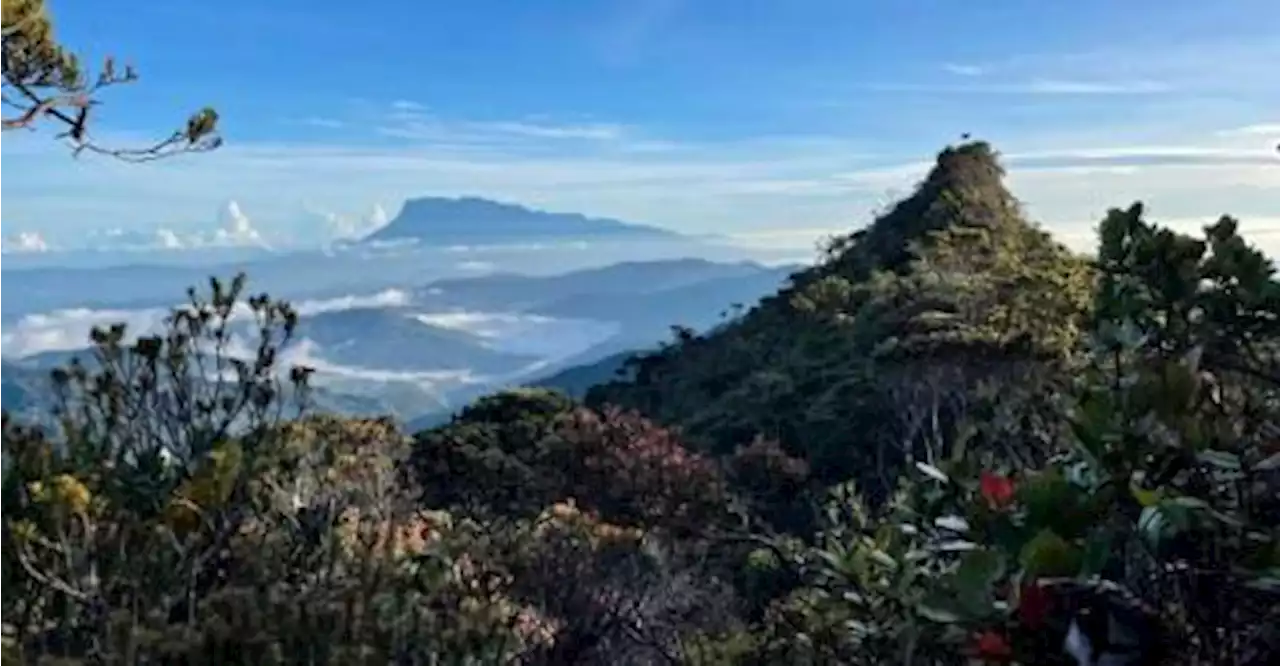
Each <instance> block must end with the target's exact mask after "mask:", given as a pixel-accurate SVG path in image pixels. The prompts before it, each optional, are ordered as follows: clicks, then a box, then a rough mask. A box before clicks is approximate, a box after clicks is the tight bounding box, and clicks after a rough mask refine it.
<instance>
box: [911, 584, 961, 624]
mask: <svg viewBox="0 0 1280 666" xmlns="http://www.w3.org/2000/svg"><path fill="white" fill-rule="evenodd" d="M916 613H917V614H918V615H920V616H921V617H923V618H925V619H926V620H929V621H931V622H937V623H939V624H955V623H957V622H960V621H962V620H964V619H965V617H966V614H965V612H964V609H963V608H961V607H960V605H959V604H957V603H956V600H955V598H954V597H951V596H949V595H946V594H945V593H943V592H941V591H937V592H934V593H932V594H930V595H929V596H928V597H926V598H925V600H924V601H922V602H920V605H918V606H916Z"/></svg>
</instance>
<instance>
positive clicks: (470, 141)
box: [373, 103, 626, 146]
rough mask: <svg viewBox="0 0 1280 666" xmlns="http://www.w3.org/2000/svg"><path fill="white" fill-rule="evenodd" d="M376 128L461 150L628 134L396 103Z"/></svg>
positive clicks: (611, 127) (601, 126)
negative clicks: (434, 110) (435, 111)
mask: <svg viewBox="0 0 1280 666" xmlns="http://www.w3.org/2000/svg"><path fill="white" fill-rule="evenodd" d="M373 124H374V126H375V127H376V131H377V132H378V133H379V134H382V135H383V136H388V137H394V138H399V139H409V140H414V141H428V142H437V143H445V144H451V145H457V146H465V145H471V146H485V145H489V146H493V145H505V144H510V143H512V142H526V143H527V142H528V141H529V140H563V141H615V140H618V139H621V138H623V137H624V135H625V133H626V128H625V127H623V126H622V125H619V124H616V123H598V122H590V123H579V122H555V121H553V120H550V119H546V118H521V119H499V120H475V119H458V118H448V117H444V116H440V115H436V114H433V113H430V112H428V111H427V110H426V109H425V107H422V106H420V105H412V106H410V105H406V104H404V103H392V104H391V108H390V109H389V110H388V111H387V112H386V113H385V114H384V115H382V116H381V117H379V118H375V119H374V120H373Z"/></svg>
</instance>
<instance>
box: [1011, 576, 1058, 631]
mask: <svg viewBox="0 0 1280 666" xmlns="http://www.w3.org/2000/svg"><path fill="white" fill-rule="evenodd" d="M1052 605H1053V597H1052V596H1050V594H1049V591H1048V590H1046V589H1044V588H1043V587H1040V586H1039V585H1037V584H1036V583H1034V582H1032V583H1028V584H1026V585H1023V586H1022V590H1021V591H1020V593H1019V595H1018V618H1019V619H1020V620H1022V623H1023V624H1024V625H1026V626H1027V627H1029V628H1031V629H1036V628H1039V627H1040V626H1041V625H1043V624H1044V620H1045V618H1046V617H1048V615H1049V609H1050V607H1051V606H1052Z"/></svg>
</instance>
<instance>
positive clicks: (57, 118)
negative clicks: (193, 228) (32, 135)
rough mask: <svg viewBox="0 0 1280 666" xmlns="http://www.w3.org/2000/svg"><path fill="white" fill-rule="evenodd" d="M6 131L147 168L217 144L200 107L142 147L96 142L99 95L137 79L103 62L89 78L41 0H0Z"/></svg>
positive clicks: (209, 116)
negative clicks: (45, 137)
mask: <svg viewBox="0 0 1280 666" xmlns="http://www.w3.org/2000/svg"><path fill="white" fill-rule="evenodd" d="M0 23H2V24H3V31H4V34H3V60H4V81H3V104H4V118H3V127H4V131H10V130H20V129H35V128H37V127H39V126H52V127H56V128H57V129H58V130H59V131H58V134H57V138H59V139H65V140H66V141H67V143H68V144H69V145H70V146H71V148H72V151H73V153H74V154H77V155H78V154H80V153H81V152H84V151H89V152H93V153H99V154H104V155H110V156H112V157H116V158H119V159H123V160H129V161H146V160H153V159H158V158H161V157H167V156H170V155H175V154H179V153H185V152H201V151H207V150H212V149H214V148H217V147H218V146H219V145H221V143H222V139H221V137H220V136H219V135H218V133H217V130H218V127H217V125H218V113H217V111H214V110H213V109H212V108H209V107H205V108H203V109H201V110H199V111H198V112H196V113H194V114H192V115H191V117H190V118H188V119H187V121H186V123H185V124H184V125H183V126H181V127H179V128H178V129H176V130H174V131H173V132H172V133H171V134H170V135H169V136H168V137H166V138H164V139H161V140H159V141H156V142H155V143H153V144H151V145H148V146H143V147H132V148H123V147H111V146H106V145H103V144H101V143H99V142H98V141H96V140H95V139H94V136H93V132H92V128H91V126H90V125H91V120H92V118H93V110H94V109H95V108H96V107H97V106H99V105H100V104H101V103H102V101H101V99H100V93H101V92H102V91H103V90H104V89H106V88H110V87H114V86H119V85H122V84H128V83H133V82H134V81H136V80H137V79H138V73H137V71H136V70H135V69H134V67H133V65H130V64H124V65H121V64H118V63H117V61H116V59H115V58H114V57H110V56H109V57H107V58H106V59H105V60H104V61H103V63H102V65H101V67H100V68H98V69H97V71H96V73H92V72H91V71H90V70H89V68H87V67H86V66H85V65H84V64H83V63H82V62H81V60H80V58H79V57H78V56H77V55H76V54H75V52H74V51H73V50H71V49H69V48H67V47H66V46H64V45H63V44H62V43H61V42H60V41H59V40H58V38H57V35H56V34H55V31H54V21H53V18H52V16H51V15H50V13H49V11H48V9H47V8H46V7H45V3H44V0H4V5H3V21H2V22H0Z"/></svg>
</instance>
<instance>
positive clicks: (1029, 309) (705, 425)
mask: <svg viewBox="0 0 1280 666" xmlns="http://www.w3.org/2000/svg"><path fill="white" fill-rule="evenodd" d="M1002 178H1003V170H1002V169H1001V167H1000V165H999V162H998V159H997V156H996V154H995V153H994V152H993V151H992V149H991V148H990V146H988V145H987V144H985V143H981V142H976V143H970V144H965V145H962V146H958V147H952V148H948V149H946V150H944V151H943V152H942V153H940V154H939V155H938V159H937V162H936V164H935V166H934V167H933V168H932V170H931V171H930V172H929V174H928V176H927V177H926V178H925V180H924V181H923V182H922V183H921V184H920V185H919V186H918V187H917V189H916V191H915V192H914V193H913V194H912V195H911V196H910V197H908V198H906V199H904V200H903V201H901V202H899V203H898V204H897V205H896V206H894V207H893V208H892V209H891V210H889V211H888V212H887V213H885V214H884V215H882V216H881V217H879V218H878V219H876V220H875V221H874V222H873V223H872V224H871V225H869V226H868V227H866V228H865V229H862V230H860V231H857V232H854V233H852V234H850V235H848V236H847V237H845V238H842V239H839V240H838V241H836V242H835V243H833V245H832V247H831V248H830V251H829V254H828V256H827V257H826V259H825V260H824V261H823V262H821V263H820V264H819V265H817V266H815V267H813V268H811V269H808V270H805V271H801V272H799V273H797V274H795V275H794V276H793V277H792V281H791V284H789V285H787V286H786V287H784V288H783V289H782V290H780V291H779V292H778V293H777V294H775V295H773V296H770V297H768V298H765V299H764V300H763V301H762V302H761V303H760V304H758V305H757V306H756V307H755V308H753V309H752V310H751V311H749V312H748V313H747V314H746V315H745V316H743V317H742V318H741V319H740V320H738V321H735V322H732V323H730V324H727V325H725V326H721V327H718V328H717V329H715V330H714V331H712V332H710V333H708V334H705V335H687V336H685V337H684V339H682V340H678V341H676V342H675V343H672V344H669V345H667V346H666V347H664V348H663V349H661V350H659V351H657V352H655V353H653V354H650V355H648V356H646V357H644V358H643V359H641V360H640V362H639V363H638V365H637V366H636V368H635V376H634V378H633V379H632V380H630V381H614V382H610V383H607V384H604V385H601V386H598V387H596V388H594V389H592V390H591V391H590V392H589V394H588V397H587V400H588V403H589V404H592V405H599V404H601V403H615V404H620V405H623V406H626V407H633V408H637V409H639V410H640V411H641V412H643V413H645V414H647V415H649V416H651V417H655V418H657V419H659V420H660V421H663V422H665V423H667V424H669V425H679V426H681V427H682V429H683V431H684V432H685V433H686V434H687V435H688V436H689V437H690V438H691V439H692V440H693V441H694V442H695V443H697V444H698V445H700V446H701V447H703V448H707V449H710V450H713V451H716V452H719V453H727V452H731V451H732V450H733V449H734V448H736V447H738V446H742V445H746V444H747V443H749V442H750V441H751V440H752V439H753V438H754V437H755V436H757V435H765V436H768V437H772V438H776V439H779V440H780V441H781V442H782V444H783V445H784V446H785V447H787V448H788V449H790V450H792V451H793V452H796V453H800V454H803V455H805V456H806V457H808V458H809V459H810V460H811V462H813V464H814V468H815V470H818V471H819V472H820V473H821V474H822V475H824V476H828V477H830V478H842V477H844V476H845V475H846V473H848V472H850V471H852V470H854V469H859V468H867V469H875V468H877V466H882V465H883V464H884V463H883V459H884V455H883V453H884V450H885V448H886V447H903V446H906V447H917V446H925V445H926V444H927V443H926V442H924V441H923V440H924V438H925V436H926V434H927V433H925V432H924V430H925V428H926V426H929V427H933V428H934V434H937V432H938V429H937V428H936V427H935V426H931V425H930V424H929V423H926V422H925V420H922V419H923V417H922V416H921V415H922V414H933V415H934V416H936V417H938V419H941V420H943V421H945V420H948V419H951V420H954V419H959V418H961V417H963V413H964V412H965V411H966V410H968V409H970V408H972V407H973V405H975V404H976V403H975V402H974V400H975V398H974V397H973V396H974V395H976V391H977V388H978V386H979V385H980V384H982V383H984V382H991V381H999V380H1000V378H1001V377H1007V376H1009V375H1010V374H1011V373H1016V374H1017V375H1018V376H1023V377H1036V376H1041V375H1043V376H1044V377H1046V381H1050V380H1053V381H1056V380H1057V379H1059V378H1061V373H1057V372H1056V370H1055V368H1056V367H1057V365H1058V364H1060V362H1061V360H1062V359H1063V358H1064V357H1065V356H1066V355H1067V354H1068V352H1069V350H1070V349H1071V348H1072V346H1073V345H1074V343H1075V337H1076V335H1077V332H1078V330H1079V325H1078V324H1079V322H1080V320H1081V318H1082V317H1083V316H1084V315H1085V312H1086V309H1087V304H1088V302H1089V289H1088V287H1089V279H1090V278H1089V273H1088V270H1087V266H1086V264H1085V263H1084V262H1083V261H1082V260H1080V259H1079V258H1077V257H1075V256H1073V255H1071V254H1070V253H1069V252H1068V251H1067V250H1066V249H1065V248H1063V247H1062V246H1060V245H1058V244H1057V243H1055V242H1054V241H1053V240H1052V239H1050V238H1049V237H1048V235H1047V234H1045V233H1044V232H1042V231H1040V230H1039V229H1038V228H1036V227H1035V226H1033V225H1031V224H1030V223H1028V222H1027V221H1026V220H1025V218H1024V217H1023V216H1022V213H1021V211H1020V207H1019V206H1018V203H1017V201H1016V200H1015V199H1014V197H1013V196H1012V194H1010V193H1009V192H1008V191H1007V190H1006V189H1005V187H1004V185H1003V182H1002ZM938 419H934V424H935V425H936V423H937V421H938ZM852 423H874V424H879V425H878V426H877V428H873V429H868V428H861V429H860V430H859V431H858V432H851V429H850V427H849V424H852ZM898 458H901V456H898ZM882 471H883V470H882ZM881 490H883V489H881Z"/></svg>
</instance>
